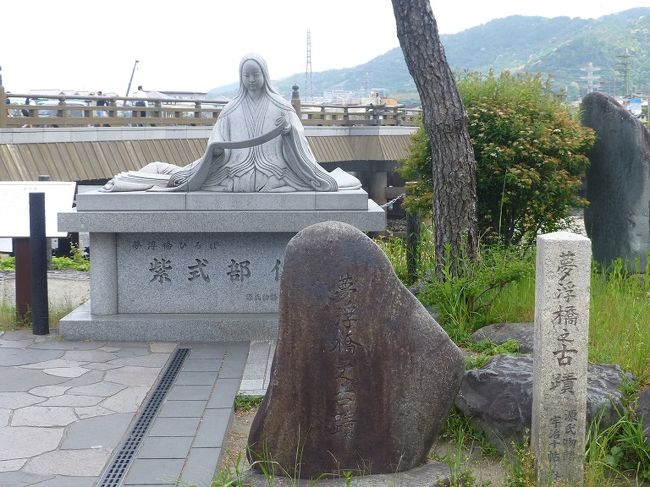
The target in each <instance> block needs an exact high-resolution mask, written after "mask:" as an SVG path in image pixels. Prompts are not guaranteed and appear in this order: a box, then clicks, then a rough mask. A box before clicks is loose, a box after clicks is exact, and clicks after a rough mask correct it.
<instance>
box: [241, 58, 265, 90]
mask: <svg viewBox="0 0 650 487" xmlns="http://www.w3.org/2000/svg"><path fill="white" fill-rule="evenodd" d="M242 79H243V82H244V86H246V89H247V90H248V91H249V92H251V93H258V92H259V91H260V90H261V89H262V88H263V87H264V74H263V73H262V68H260V65H259V64H257V63H256V62H255V61H253V60H251V59H249V60H248V61H246V62H245V63H244V66H243V68H242Z"/></svg>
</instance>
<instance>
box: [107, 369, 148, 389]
mask: <svg viewBox="0 0 650 487" xmlns="http://www.w3.org/2000/svg"><path fill="white" fill-rule="evenodd" d="M159 373H160V370H159V369H153V368H150V367H132V366H127V367H121V368H119V369H115V370H108V371H106V373H105V374H106V375H105V380H107V381H109V382H115V383H116V384H124V385H126V386H147V387H151V386H152V384H153V383H154V382H156V379H157V378H158V374H159Z"/></svg>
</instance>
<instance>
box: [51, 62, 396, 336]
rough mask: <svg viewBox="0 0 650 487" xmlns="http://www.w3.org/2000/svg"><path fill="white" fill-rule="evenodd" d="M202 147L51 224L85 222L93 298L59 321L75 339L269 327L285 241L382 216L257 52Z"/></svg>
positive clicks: (124, 176)
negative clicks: (312, 142)
mask: <svg viewBox="0 0 650 487" xmlns="http://www.w3.org/2000/svg"><path fill="white" fill-rule="evenodd" d="M239 76H240V89H239V93H238V94H237V96H236V97H235V98H234V99H233V100H232V101H231V102H230V103H228V104H227V105H226V107H224V109H223V111H222V112H221V114H220V116H219V118H218V119H217V122H216V124H215V126H214V128H213V130H212V134H211V136H210V139H209V141H208V146H207V148H206V151H205V153H204V154H203V156H202V157H201V158H200V159H198V160H196V161H194V162H192V163H190V164H187V165H186V166H177V165H175V164H169V163H165V162H152V163H150V164H147V165H146V166H145V167H144V168H142V169H141V170H140V171H129V172H124V173H120V174H118V175H116V176H115V177H113V179H111V180H110V181H109V182H108V183H107V184H106V185H105V186H104V188H102V190H101V191H100V192H93V193H84V194H81V195H79V197H78V200H77V208H76V211H71V212H67V213H60V214H59V228H60V229H61V230H65V231H71V232H89V233H90V258H91V288H90V304H85V305H83V306H82V307H81V308H78V309H77V310H74V311H73V312H72V313H71V314H69V315H68V316H66V317H64V318H63V319H62V320H61V322H60V332H61V333H62V335H63V336H65V337H66V338H71V339H84V338H92V339H99V340H104V339H111V340H120V339H121V340H186V341H201V340H219V341H227V340H234V341H239V340H250V339H252V338H257V339H264V338H274V337H275V336H276V334H277V312H278V295H279V290H278V286H279V282H280V275H281V273H282V268H283V264H284V257H283V254H284V248H285V246H286V244H287V242H288V241H289V239H291V237H292V236H293V235H295V234H296V233H297V232H298V231H300V230H302V229H303V228H305V227H307V226H309V225H311V224H314V223H317V222H322V221H328V220H340V221H343V222H346V223H349V224H351V225H354V226H356V227H357V228H359V229H360V230H362V231H366V232H367V231H379V230H383V229H384V228H385V214H384V211H383V210H382V209H381V208H380V207H379V206H378V205H377V204H376V203H374V202H373V201H371V200H369V199H368V195H367V193H366V192H365V191H363V190H362V189H361V183H360V182H359V181H358V180H357V179H356V178H355V177H353V176H351V175H350V174H347V173H345V172H344V171H342V170H340V169H336V170H334V171H332V172H327V171H325V170H324V169H323V168H322V167H321V166H320V165H319V164H318V162H317V161H316V160H315V158H314V156H313V154H312V152H311V150H310V149H309V145H308V142H307V139H306V138H305V136H304V130H303V127H302V123H301V122H300V120H299V118H298V116H297V115H296V113H295V112H294V110H293V107H292V106H291V103H289V102H288V101H287V100H284V99H283V98H282V97H281V96H280V95H279V94H278V93H277V91H275V89H274V88H273V87H272V86H271V84H270V78H269V75H268V69H267V67H266V63H265V62H264V60H263V59H262V58H261V57H260V56H258V55H254V54H252V55H247V56H244V58H243V59H242V61H241V64H240V68H239Z"/></svg>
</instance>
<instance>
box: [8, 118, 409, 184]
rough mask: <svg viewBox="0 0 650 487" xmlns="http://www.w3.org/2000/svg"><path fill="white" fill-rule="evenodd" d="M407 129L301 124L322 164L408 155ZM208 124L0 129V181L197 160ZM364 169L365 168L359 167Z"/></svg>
mask: <svg viewBox="0 0 650 487" xmlns="http://www.w3.org/2000/svg"><path fill="white" fill-rule="evenodd" d="M414 130H415V129H414V128H413V127H372V128H368V127H340V128H328V127H307V128H306V135H307V138H308V140H309V144H310V146H311V149H312V151H313V153H314V155H315V156H316V159H317V160H318V161H320V162H322V163H324V164H326V165H329V164H332V163H342V165H344V166H346V169H351V168H350V165H349V164H350V163H351V162H354V161H359V162H362V161H363V162H366V161H374V162H382V161H383V162H391V163H393V164H394V162H395V161H397V160H399V159H403V158H405V157H406V156H407V155H408V148H409V146H410V134H411V133H412V132H413V131H414ZM209 132H210V127H207V128H206V127H182V128H176V129H173V128H158V127H147V128H142V127H133V128H103V127H102V128H82V129H62V128H44V129H36V128H32V129H22V130H21V129H4V130H0V180H3V181H30V180H36V179H37V178H38V176H39V175H41V174H47V175H49V176H50V178H51V180H53V181H90V180H102V179H108V178H110V177H112V176H113V175H115V174H117V173H119V172H121V171H129V170H137V169H140V168H141V167H143V166H144V165H145V164H147V163H149V162H152V161H165V162H173V163H175V164H179V165H184V164H188V163H190V162H192V161H194V160H196V159H198V158H199V157H200V156H201V155H202V154H203V152H204V150H205V147H206V145H207V140H208V135H209ZM364 170H367V168H364Z"/></svg>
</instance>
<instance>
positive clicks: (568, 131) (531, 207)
mask: <svg viewBox="0 0 650 487" xmlns="http://www.w3.org/2000/svg"><path fill="white" fill-rule="evenodd" d="M457 84H458V89H459V91H460V93H461V96H462V98H463V103H464V104H465V107H466V109H467V114H468V129H469V134H470V137H471V138H472V146H473V148H474V155H475V158H476V179H477V197H478V201H477V217H478V227H479V233H480V235H481V238H482V241H483V242H485V243H494V242H501V243H504V244H507V245H510V244H518V243H525V244H531V243H532V242H533V240H534V238H535V236H536V235H537V233H538V232H542V233H547V232H552V231H555V230H558V229H559V228H561V227H563V226H564V225H565V224H566V219H567V218H568V217H569V216H570V210H571V208H572V207H580V206H584V205H585V203H586V202H585V200H584V199H582V198H581V197H580V196H579V195H578V191H579V189H580V186H581V181H580V178H581V176H582V175H583V173H584V171H585V169H586V167H587V165H588V159H587V157H586V156H585V153H586V151H587V150H589V148H590V147H591V146H592V145H593V142H594V135H593V131H592V130H591V129H589V128H586V127H582V126H581V125H580V124H579V122H577V121H576V120H574V119H573V118H572V117H571V114H570V112H569V110H568V107H567V106H566V105H565V104H564V103H563V102H562V100H561V99H559V98H558V97H557V96H556V95H555V94H553V93H552V92H551V90H550V83H549V82H544V81H543V80H542V79H541V78H540V77H539V76H531V75H522V76H513V75H511V74H510V73H508V72H503V73H501V74H500V75H499V76H498V77H496V76H495V75H494V74H493V73H489V74H488V75H485V76H483V75H480V74H476V73H469V74H465V75H464V76H463V77H461V78H460V79H459V80H458V83H457ZM400 172H401V173H402V175H403V176H404V177H405V178H406V179H409V180H413V181H416V183H417V184H415V185H414V187H413V189H412V191H411V192H410V194H409V196H408V197H407V201H406V203H405V205H406V206H407V207H410V208H411V209H415V208H417V209H420V210H421V211H424V212H429V214H430V212H431V201H432V194H431V153H430V147H429V141H428V138H427V135H426V133H425V132H424V129H423V128H422V127H421V128H420V129H419V130H418V132H416V134H414V136H413V141H412V146H411V149H410V155H409V157H408V158H407V159H406V161H404V162H403V164H402V166H401V168H400Z"/></svg>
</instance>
